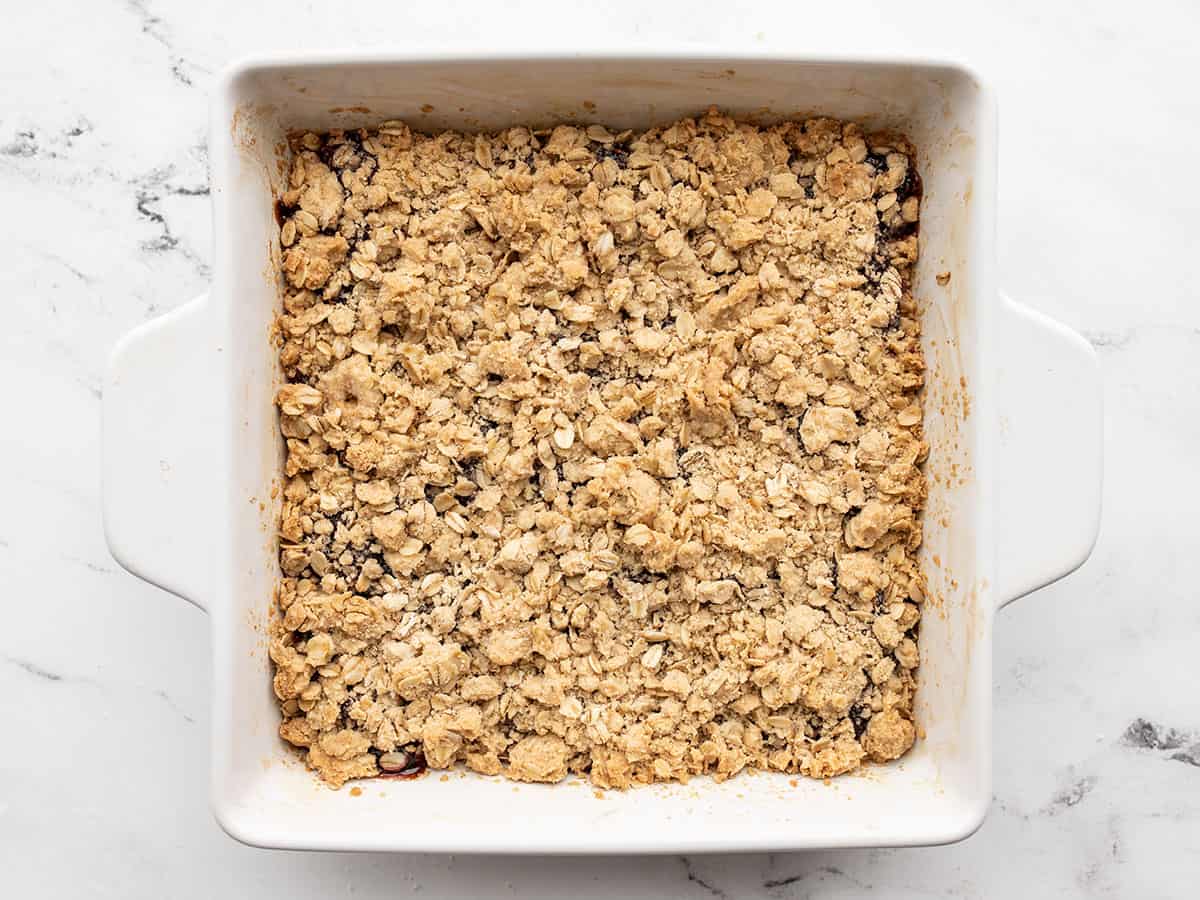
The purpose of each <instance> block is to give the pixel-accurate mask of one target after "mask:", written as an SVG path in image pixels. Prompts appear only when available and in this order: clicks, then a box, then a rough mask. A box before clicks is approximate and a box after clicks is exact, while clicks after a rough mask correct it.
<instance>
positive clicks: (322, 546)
mask: <svg viewBox="0 0 1200 900" xmlns="http://www.w3.org/2000/svg"><path fill="white" fill-rule="evenodd" d="M292 149H293V162H292V168H291V174H290V182H289V185H290V186H289V189H288V191H287V192H286V193H285V194H284V195H283V197H282V198H281V201H280V209H281V212H282V214H283V224H282V226H281V230H280V243H281V245H282V277H283V283H284V285H285V297H284V301H283V313H282V315H281V316H280V318H279V323H278V330H279V359H280V362H281V364H282V369H283V372H284V375H285V377H286V384H284V386H283V387H282V388H281V389H280V390H279V393H278V405H279V410H280V419H281V428H282V432H283V435H284V437H285V439H286V444H287V462H286V472H285V475H286V478H285V482H284V486H283V511H282V521H281V524H280V551H279V557H280V565H281V567H282V579H281V581H280V584H279V589H278V597H277V603H278V615H277V616H276V617H275V618H274V621H273V624H272V635H271V658H272V659H273V660H274V663H275V678H274V687H275V693H276V695H277V696H278V698H279V701H280V704H281V708H282V714H283V723H282V725H281V726H280V734H281V735H282V736H283V737H284V738H285V739H286V740H287V741H289V742H291V743H292V744H294V745H295V746H296V747H298V748H302V752H303V754H304V756H305V758H306V760H307V763H308V765H309V766H311V767H312V768H313V769H315V770H316V772H317V773H319V775H320V776H321V777H322V778H323V779H324V780H325V781H327V782H328V783H330V784H332V785H335V786H336V785H340V784H342V783H343V782H345V781H346V780H347V779H352V778H363V777H370V776H374V775H377V774H380V773H381V772H394V771H398V770H401V769H403V768H405V767H411V766H413V765H415V764H416V763H417V762H419V759H420V756H421V755H423V757H424V760H425V761H426V762H427V763H428V765H429V766H431V767H435V768H445V767H449V766H452V765H454V764H456V763H462V764H465V765H466V766H467V767H469V768H470V769H473V770H475V771H477V772H482V773H485V774H489V775H497V774H502V775H505V776H507V777H509V778H513V779H517V780H524V781H541V782H553V781H558V780H559V779H562V778H563V777H564V776H566V775H567V774H568V773H570V772H576V773H587V775H588V776H589V777H590V778H591V780H592V781H593V782H594V783H595V784H596V785H598V786H601V787H625V786H627V785H631V784H635V783H648V782H654V781H664V780H679V781H684V780H686V779H688V778H689V777H691V776H693V775H700V774H709V775H712V776H713V777H715V778H717V779H718V780H720V779H724V778H727V777H729V776H731V775H734V774H735V773H737V772H739V771H741V770H742V769H744V768H747V767H753V768H755V769H760V770H775V771H781V772H792V773H801V774H804V775H809V776H814V777H827V776H832V775H837V774H839V773H843V772H848V771H851V770H853V769H855V768H856V767H858V766H859V765H860V764H862V763H864V762H865V761H879V762H882V761H886V760H891V759H895V758H896V757H898V756H900V755H901V754H903V753H904V752H905V751H906V750H907V749H908V748H909V747H910V746H911V744H912V743H913V739H914V731H915V729H914V725H913V723H912V702H913V691H914V686H915V681H914V676H915V670H916V667H917V661H918V653H917V646H916V643H915V640H916V634H917V627H918V622H919V620H920V616H921V602H922V599H923V596H924V591H923V585H924V580H923V578H922V575H921V572H920V571H919V568H918V564H917V556H916V551H917V548H918V546H919V544H920V541H921V515H920V514H921V509H922V507H923V505H924V501H925V496H926V485H925V481H924V479H923V476H922V473H921V470H920V466H921V463H922V462H923V460H924V458H925V456H926V453H927V449H928V448H927V445H926V443H925V441H924V440H923V436H922V413H921V404H920V398H919V392H920V390H921V387H922V380H923V368H924V364H923V358H922V352H921V348H920V343H919V320H918V316H917V307H916V304H915V302H914V300H913V298H912V295H911V293H910V284H911V277H912V269H913V264H914V262H915V259H916V254H917V235H916V231H917V219H918V211H919V203H920V180H919V178H918V177H917V173H916V170H915V162H914V160H915V157H914V152H913V148H912V147H911V146H910V145H909V144H908V143H907V142H906V141H905V140H904V139H903V138H901V137H898V136H896V135H889V134H866V133H864V132H863V131H862V130H861V129H860V128H859V127H858V126H857V125H855V124H852V123H842V122H838V121H834V120H832V119H826V118H818V119H809V120H807V121H802V122H785V123H782V124H779V125H774V126H770V127H756V126H754V125H749V124H745V123H739V122H735V121H733V120H732V119H730V118H727V117H725V116H723V115H720V114H719V113H717V112H716V111H709V112H708V113H707V114H705V115H703V116H701V117H699V118H697V119H688V120H683V121H680V122H676V123H674V124H672V125H669V126H666V127H660V128H653V129H650V130H649V131H646V132H640V133H632V132H622V133H619V134H618V133H613V132H611V131H609V130H606V129H605V128H603V127H601V126H598V125H592V126H589V127H587V128H582V127H574V126H569V125H561V126H558V127H556V128H552V129H545V130H530V129H528V128H510V129H508V130H505V131H502V132H499V133H496V134H479V135H466V134H457V133H443V134H439V135H434V136H430V135H422V134H418V133H416V132H414V131H412V130H411V129H410V128H409V127H408V126H407V125H405V124H403V123H401V122H385V123H384V124H382V125H381V126H380V127H379V128H377V129H374V130H362V131H355V132H332V133H329V134H324V135H318V134H311V133H309V134H304V135H301V136H297V137H296V138H295V139H294V142H293V147H292Z"/></svg>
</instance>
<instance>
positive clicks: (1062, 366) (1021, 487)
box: [993, 295, 1103, 606]
mask: <svg viewBox="0 0 1200 900" xmlns="http://www.w3.org/2000/svg"><path fill="white" fill-rule="evenodd" d="M1000 308H1001V314H1000V323H1001V325H1000V327H1001V330H1002V334H1001V338H1002V339H1001V340H1000V341H998V342H997V346H1002V347H1005V348H1008V349H1007V355H1006V356H1005V357H1004V358H1003V359H1001V360H1000V361H999V364H998V366H997V388H998V396H999V401H1000V402H999V412H1000V420H999V427H998V450H999V452H998V454H997V460H996V465H997V471H998V473H999V477H998V478H997V482H996V491H995V494H994V497H993V502H994V504H995V509H996V569H995V572H996V587H995V589H996V596H997V598H998V601H999V602H998V605H999V606H1004V605H1006V604H1008V603H1011V602H1012V601H1013V600H1015V599H1017V598H1018V597H1022V596H1024V595H1025V594H1028V593H1029V592H1030V591H1035V590H1037V589H1038V588H1040V587H1044V586H1045V585H1047V584H1050V583H1051V582H1054V581H1057V580H1058V579H1059V578H1062V577H1063V576H1064V575H1068V574H1070V573H1071V572H1073V571H1075V570H1076V569H1077V568H1079V567H1080V566H1081V565H1083V562H1084V560H1086V559H1087V558H1088V556H1089V555H1090V554H1091V552H1092V547H1094V546H1095V544H1096V536H1097V534H1098V532H1099V529H1100V492H1101V481H1102V476H1103V402H1102V397H1101V386H1100V365H1099V362H1098V360H1097V358H1096V352H1095V350H1093V349H1092V347H1091V345H1090V344H1088V342H1087V341H1085V340H1084V339H1083V338H1082V337H1081V336H1080V335H1078V334H1076V333H1075V332H1074V331H1072V330H1071V329H1070V328H1067V327H1066V326H1065V325H1062V324H1060V323H1058V322H1056V321H1054V320H1053V319H1050V318H1048V317H1047V316H1044V315H1042V314H1041V313H1039V312H1037V311H1036V310H1033V309H1030V308H1029V307H1027V306H1024V305H1022V304H1020V303H1016V302H1014V301H1013V300H1011V299H1010V298H1009V297H1007V296H1005V295H1001V297H1000Z"/></svg>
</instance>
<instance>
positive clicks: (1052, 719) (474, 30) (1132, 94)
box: [0, 0, 1200, 900]
mask: <svg viewBox="0 0 1200 900" xmlns="http://www.w3.org/2000/svg"><path fill="white" fill-rule="evenodd" d="M567 6H568V3H566V2H563V0H559V2H558V3H555V4H546V9H548V10H551V12H544V11H539V5H538V4H534V3H525V2H520V3H500V2H496V3H488V4H468V3H455V2H452V0H445V2H441V3H431V4H404V3H399V2H395V0H389V2H361V0H360V2H357V3H353V4H329V5H328V7H329V8H325V5H324V4H310V3H305V2H295V0H293V2H280V0H272V2H268V3H261V4H251V3H246V2H236V0H219V2H210V3H186V4H184V3H175V4H172V3H168V2H166V0H124V2H122V0H111V2H94V3H86V4H76V3H71V2H68V0H39V2H24V3H20V4H11V5H10V6H9V8H7V9H6V12H5V20H6V21H5V25H4V27H3V29H0V32H2V36H0V47H2V48H3V51H4V52H3V53H0V83H2V84H3V85H4V88H5V89H4V91H3V94H2V95H0V198H2V200H0V209H2V212H0V259H2V260H3V265H2V266H0V292H2V294H3V296H4V298H5V299H4V303H3V310H4V312H5V315H6V319H5V323H4V327H3V328H2V329H0V344H2V346H3V352H0V383H3V384H5V385H7V386H8V387H7V389H6V390H5V398H6V402H7V404H8V407H7V408H8V410H9V411H8V413H7V414H6V415H5V425H4V426H3V428H0V463H2V464H3V466H4V470H5V471H7V472H8V473H9V476H8V483H9V487H8V488H7V489H6V495H5V501H4V504H3V505H4V508H5V509H7V510H8V513H7V514H6V515H4V516H3V517H2V518H0V581H2V583H3V584H4V594H5V600H4V603H3V609H4V615H3V620H2V624H0V696H3V697H4V701H3V702H2V703H0V711H2V717H0V722H2V723H3V724H2V725H0V866H2V867H3V872H4V876H3V883H4V889H3V893H4V895H5V896H9V897H14V898H16V897H68V896H69V897H75V896H87V897H107V896H114V897H160V896H173V897H197V898H200V897H214V896H221V897H235V896H250V895H252V894H253V895H254V896H255V897H259V898H263V897H275V896H278V897H289V898H306V897H336V896H348V895H350V894H354V895H355V896H367V897H374V896H396V895H404V894H407V893H413V892H418V891H420V892H422V893H423V894H424V895H426V896H430V897H456V896H461V897H474V896H485V895H493V894H494V895H499V896H515V897H547V898H550V897H563V896H568V895H569V896H572V897H575V898H579V900H583V898H587V897H601V896H628V897H637V896H658V897H699V898H703V897H705V896H709V895H711V896H714V897H757V896H770V897H808V896H814V895H819V896H823V897H857V896H862V895H863V894H865V893H867V892H868V889H869V888H874V889H875V890H876V892H878V893H880V894H881V895H884V896H888V897H892V898H899V897H933V896H953V897H1002V896H1024V897H1041V896H1054V897H1084V896H1098V895H1111V896H1114V897H1126V896H1156V897H1157V896H1164V897H1165V896H1176V897H1183V896H1195V890H1196V883H1197V877H1198V876H1200V744H1198V743H1197V742H1200V701H1198V700H1197V674H1196V673H1197V669H1196V658H1197V653H1198V651H1197V645H1198V642H1200V612H1198V610H1200V606H1197V603H1196V599H1195V597H1196V585H1195V584H1194V583H1193V582H1192V581H1191V576H1189V575H1187V572H1188V568H1189V566H1190V564H1191V562H1192V561H1193V560H1194V557H1195V556H1196V554H1197V551H1198V550H1200V542H1198V538H1197V534H1198V531H1197V528H1196V525H1195V523H1194V521H1193V520H1192V519H1191V517H1190V514H1189V513H1188V510H1190V509H1192V508H1194V507H1195V506H1196V505H1197V502H1198V501H1200V481H1198V480H1197V479H1196V477H1195V476H1194V469H1195V465H1194V461H1195V458H1196V449H1195V448H1196V447H1197V446H1200V392H1198V391H1197V386H1198V385H1200V296H1198V292H1197V289H1196V286H1195V285H1196V279H1195V276H1194V274H1193V272H1194V269H1195V267H1196V263H1197V260H1200V238H1198V235H1200V227H1198V225H1197V223H1198V221H1200V200H1198V193H1197V189H1196V176H1195V172H1196V168H1197V161H1196V155H1197V146H1198V145H1200V106H1198V104H1197V100H1196V92H1195V86H1194V82H1195V74H1194V68H1195V67H1194V62H1195V43H1194V42H1195V34H1196V32H1197V30H1198V29H1200V7H1196V6H1195V5H1192V6H1190V7H1188V5H1187V4H1179V3H1168V2H1161V0H1144V2H1141V3H1139V4H1138V5H1137V7H1136V10H1133V9H1131V8H1130V7H1129V5H1128V4H1124V3H1122V4H1118V3H1115V2H1111V0H1108V2H1103V3H1096V4H1092V5H1091V12H1090V13H1088V14H1083V13H1082V12H1079V11H1077V10H1076V9H1075V8H1074V4H1056V3H1053V2H1047V0H1020V2H1016V3H1009V4H989V5H987V7H981V8H978V9H975V10H968V9H967V8H966V7H967V6H968V4H962V3H953V2H945V3H921V2H915V0H907V2H903V3H880V2H873V0H864V2H859V3H856V4H852V5H851V6H850V7H844V5H843V4H829V5H828V6H829V11H827V12H814V11H812V10H810V9H808V6H809V5H808V4H801V3H761V4H757V5H755V6H753V7H752V8H753V10H754V11H753V13H752V14H746V15H742V14H740V13H739V12H737V10H736V8H735V4H731V3H722V4H708V3H703V2H693V3H687V4H674V3H665V2H644V0H643V2H633V3H623V2H616V0H609V2H604V3H596V4H577V6H576V7H575V8H576V9H577V10H578V11H577V12H568V11H567ZM709 7H711V8H709ZM1068 7H1070V8H1068ZM1002 8H1003V9H1006V10H1007V11H1005V12H1001V11H1000V10H1001V9H1002ZM481 36H482V37H488V36H493V37H494V39H495V41H496V43H497V44H498V45H503V44H505V43H514V44H520V45H528V46H533V45H545V46H552V47H568V46H573V45H578V44H579V43H580V41H581V40H584V39H586V40H591V41H596V42H602V43H607V44H609V45H618V46H620V45H625V44H629V43H633V42H647V43H651V44H654V43H658V44H660V45H661V44H673V43H678V42H681V41H682V42H694V41H720V40H736V41H738V42H758V43H760V44H761V45H763V46H771V47H779V48H786V49H790V50H793V51H796V52H805V51H810V52H821V51H832V50H843V51H853V50H861V49H864V48H889V49H894V50H903V51H904V52H907V53H918V52H930V53H935V54H943V55H952V56H955V57H958V58H961V59H964V60H966V61H969V62H971V63H972V64H973V65H975V66H976V67H977V68H978V69H980V70H981V71H983V72H984V73H985V74H986V75H987V76H988V77H989V78H990V79H991V80H992V81H993V83H994V84H995V86H996V88H997V90H998V93H999V97H1000V103H1001V130H1000V133H1001V186H1000V198H1001V206H1000V229H999V234H1000V246H999V257H1000V274H1001V283H1002V285H1003V286H1004V287H1005V288H1006V289H1007V290H1008V291H1010V292H1011V293H1012V294H1013V296H1014V297H1016V298H1018V299H1020V300H1022V301H1024V302H1026V303H1029V304H1031V305H1033V306H1036V307H1038V308H1040V309H1042V310H1044V311H1045V312H1047V313H1049V314H1050V315H1053V316H1055V317H1057V318H1059V319H1061V320H1063V321H1064V322H1067V323H1068V324H1070V325H1072V326H1073V327H1075V328H1078V329H1080V330H1081V331H1082V332H1083V333H1084V334H1086V335H1087V336H1088V338H1089V339H1090V340H1091V341H1092V342H1093V343H1094V344H1095V345H1096V347H1097V348H1098V350H1099V352H1100V356H1101V361H1102V364H1103V371H1104V379H1105V389H1106V402H1107V419H1108V422H1107V426H1108V447H1107V454H1108V456H1107V473H1108V477H1107V483H1106V485H1105V497H1104V505H1105V516H1104V525H1103V529H1102V534H1101V537H1100V542H1099V544H1098V546H1097V548H1096V552H1095V554H1094V556H1093V557H1092V559H1091V561H1090V562H1089V563H1088V564H1087V565H1086V566H1085V568H1084V569H1082V570H1081V571H1080V572H1078V573H1076V574H1075V575H1073V576H1071V577H1070V578H1068V579H1066V580H1065V581H1063V582H1060V583H1059V584H1057V585H1055V586H1053V587H1051V588H1048V589H1046V590H1043V591H1041V592H1039V593H1037V594H1035V595H1033V596H1030V597H1027V598H1025V599H1024V600H1022V601H1020V602H1019V603H1017V604H1016V605H1014V606H1013V607H1011V608H1010V609H1008V610H1006V611H1005V612H1004V613H1003V614H1002V615H1000V616H999V619H998V623H997V628H996V633H995V703H996V707H995V709H996V720H995V724H996V736H995V745H996V767H995V803H994V805H993V809H992V813H991V815H990V817H989V818H988V820H987V823H986V824H985V825H984V827H983V828H982V830H981V831H980V832H979V833H978V834H976V835H975V836H974V837H972V838H970V839H969V840H967V841H966V842H964V843H961V844H958V845H956V846H952V847H946V848H935V849H928V850H915V851H913V850H909V851H886V850H885V851H866V852H838V853H821V854H797V855H785V854H775V855H748V856H722V857H696V858H689V859H681V858H678V857H673V858H672V857H666V858H650V859H623V860H620V861H614V860H611V859H600V860H577V859H548V860H547V859H486V858H485V859H480V858H467V857H457V858H456V857H423V856H373V855H348V854H324V855H318V854H296V853H272V852H266V851H260V850H252V849H248V848H246V847H243V846H240V845H238V844H236V843H234V842H233V841H232V840H230V839H229V838H227V837H226V836H225V835H224V834H222V833H221V832H220V830H219V829H218V828H217V826H216V824H215V823H214V822H213V820H212V818H211V816H210V815H209V812H208V808H207V798H206V792H207V788H208V780H207V768H208V760H207V756H208V744H207V739H206V734H207V727H208V708H207V704H208V699H207V687H208V677H209V672H208V658H209V641H208V636H207V623H206V622H205V620H204V618H203V615H202V614H201V613H200V612H198V611H197V610H196V609H194V608H192V607H190V606H188V605H187V604H185V603H183V602H181V601H179V600H177V599H175V598H173V597H171V596H169V595H167V594H165V593H163V592H161V591H158V590H156V589H155V588H153V587H150V586H149V585H146V584H144V583H142V582H140V581H138V580H136V579H135V578H133V577H132V576H130V575H127V574H126V573H124V572H123V571H122V570H120V569H119V568H118V567H117V566H116V564H115V563H114V562H113V561H112V559H111V558H110V557H109V555H108V553H107V551H106V549H105V546H104V540H103V537H102V534H101V528H100V513H99V484H98V471H99V466H98V453H97V445H98V429H99V417H100V393H101V390H100V385H101V375H102V372H103V367H104V363H105V358H106V355H107V353H108V350H109V348H110V347H111V345H112V343H113V341H114V340H115V339H116V338H117V337H118V336H119V335H121V334H122V333H123V332H125V331H127V330H128V329H129V328H131V327H132V326H134V325H136V324H137V323H139V322H142V321H144V320H145V319H147V318H149V317H152V316H154V315H157V314H159V313H161V312H163V311H165V310H168V309H170V308H171V307H173V306H176V305H178V304H180V303H182V302H183V301H185V300H187V299H189V298H190V297H192V296H193V295H195V294H197V293H199V292H200V291H202V290H203V289H204V288H205V286H206V284H207V282H208V279H209V274H210V273H209V267H208V260H209V257H210V238H209V221H210V220H209V206H208V199H207V196H206V194H207V187H206V183H207V175H206V164H207V160H206V153H205V127H206V126H205V122H206V118H205V117H206V100H207V91H208V88H209V86H210V84H211V83H212V79H213V74H214V73H215V72H217V71H218V70H219V69H220V68H221V67H222V66H223V65H225V63H226V62H227V61H228V60H230V59H231V58H232V57H234V56H236V55H239V54H243V53H247V52H251V51H257V50H264V49H287V48H291V49H296V48H302V47H315V46H339V45H340V46H368V45H374V46H387V45H390V46H392V47H397V46H399V47H403V46H420V45H421V44H422V43H423V42H426V41H432V42H436V43H447V42H452V41H454V40H456V39H463V38H467V39H472V40H478V39H479V38H480V37H481ZM1131 724H1133V725H1134V726H1135V727H1134V729H1133V731H1132V732H1130V731H1128V729H1130V726H1131ZM1130 735H1132V736H1133V737H1132V738H1131V737H1130ZM1164 744H1165V745H1173V746H1162V745H1164Z"/></svg>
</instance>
